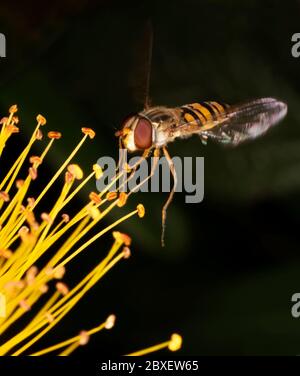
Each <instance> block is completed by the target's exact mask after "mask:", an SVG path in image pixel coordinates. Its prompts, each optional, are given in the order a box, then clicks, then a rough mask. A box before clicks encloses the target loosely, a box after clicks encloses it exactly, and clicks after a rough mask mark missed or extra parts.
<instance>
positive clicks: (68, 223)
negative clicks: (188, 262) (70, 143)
mask: <svg viewBox="0 0 300 376" xmlns="http://www.w3.org/2000/svg"><path fill="white" fill-rule="evenodd" d="M17 110H18V109H17V106H16V105H14V106H11V107H10V109H9V116H8V117H5V118H2V119H1V121H0V124H1V125H2V128H1V132H0V156H2V153H3V150H4V148H5V146H6V143H7V141H8V139H9V138H10V137H11V136H12V135H13V134H15V133H18V132H19V128H18V126H17V124H18V122H19V120H18V117H17V116H16V112H17ZM36 119H37V125H36V127H35V129H34V131H33V134H32V136H31V138H30V140H29V142H28V144H27V145H26V147H25V148H24V149H23V150H22V152H21V153H20V155H19V156H18V157H17V159H16V161H15V162H14V163H13V165H12V166H11V168H10V170H9V171H8V173H7V174H6V176H5V177H4V178H3V180H2V181H1V182H0V245H1V248H0V355H20V354H24V353H25V354H29V355H43V354H46V353H49V352H52V351H56V352H57V353H58V355H69V354H70V353H72V351H74V350H75V349H76V348H77V347H78V346H80V345H85V344H86V343H87V342H88V340H89V338H90V336H91V335H92V334H94V333H97V332H99V331H101V330H103V329H107V330H108V329H111V328H112V327H113V326H114V323H115V316H114V315H109V316H108V318H106V319H105V320H104V321H103V322H102V323H101V324H100V325H99V326H97V327H96V328H93V329H91V330H88V331H81V332H80V334H79V335H77V336H75V337H73V338H70V339H68V340H65V341H63V342H60V343H58V344H56V345H53V346H51V347H48V348H47V349H43V350H40V351H38V352H35V353H31V352H30V348H31V346H32V345H33V344H35V343H36V342H37V341H38V340H39V339H40V338H42V337H43V336H44V335H45V334H47V333H48V332H49V331H50V330H52V328H53V327H54V326H55V325H56V324H57V323H58V322H60V320H62V319H63V318H64V317H65V315H66V314H67V313H68V312H69V311H70V310H71V309H72V308H73V307H74V306H75V304H77V303H78V302H79V301H80V299H81V298H82V297H83V296H84V295H85V294H86V293H87V292H88V291H89V290H90V288H92V287H93V286H94V285H95V284H96V283H98V281H99V280H100V279H101V278H103V277H104V275H105V274H106V273H107V272H108V271H110V270H111V269H112V268H113V267H114V266H115V265H116V264H117V263H119V262H120V261H122V260H124V259H127V258H128V257H129V256H130V254H131V252H130V248H129V246H130V243H131V239H130V237H129V236H128V235H126V234H122V233H120V232H117V231H114V232H113V237H114V241H113V243H112V246H111V249H110V250H109V252H108V254H107V255H106V257H105V258H104V259H103V260H101V261H100V262H99V263H98V264H97V265H96V267H94V268H93V269H92V270H91V271H90V273H88V274H87V275H86V276H85V277H84V278H83V279H82V280H80V281H79V282H78V283H77V284H75V286H73V287H69V286H67V285H66V284H65V283H64V282H62V278H63V277H64V274H65V272H66V268H67V267H68V264H69V263H70V261H71V260H73V259H74V258H75V257H76V256H77V255H79V254H80V253H82V252H83V251H85V250H86V249H87V247H89V246H90V245H91V244H92V243H93V242H95V241H96V240H98V239H99V238H100V237H102V236H103V235H104V234H105V233H107V232H109V231H111V230H112V229H114V228H115V227H116V226H117V225H118V224H120V223H121V222H123V221H125V220H127V219H128V218H130V217H132V216H134V215H137V216H138V217H143V216H144V213H145V210H144V207H143V206H142V205H141V204H139V205H138V206H137V208H136V209H135V210H133V211H131V212H129V213H128V214H126V215H124V216H123V217H121V218H119V219H118V220H117V221H115V222H114V223H112V224H110V225H109V226H106V227H104V228H103V229H101V230H100V231H98V232H96V234H94V235H93V236H90V238H89V239H88V240H86V236H87V235H88V234H89V233H90V231H91V230H92V229H94V228H95V226H96V225H98V224H99V223H100V222H101V220H102V219H103V218H104V217H105V216H106V215H107V214H108V213H109V212H110V211H111V210H113V209H114V208H116V207H121V206H124V205H125V204H126V201H127V196H126V194H124V193H121V194H119V193H118V192H109V188H110V186H112V185H113V184H114V181H116V180H118V178H119V177H120V174H119V176H118V175H117V176H116V177H115V179H114V181H113V182H111V184H110V185H109V186H108V187H106V188H105V189H104V190H103V191H102V192H100V193H95V192H91V193H90V194H89V197H88V202H87V203H86V204H85V205H84V206H83V207H82V208H81V209H80V210H79V211H78V212H77V213H76V214H75V215H73V216H72V218H70V217H69V215H68V214H66V213H64V210H65V208H66V207H67V204H69V203H70V201H71V200H72V199H73V198H74V197H75V196H76V195H77V194H78V193H79V192H80V191H81V190H82V188H83V187H84V186H85V185H86V184H87V183H88V182H89V181H90V180H91V179H93V178H96V179H99V178H100V177H101V175H102V170H101V168H100V167H99V166H97V165H94V166H93V168H92V171H91V172H90V173H89V174H88V176H87V177H85V178H84V173H83V171H82V169H81V168H80V166H79V165H77V164H75V163H71V162H72V160H73V158H74V156H75V155H76V153H77V152H78V151H79V149H80V148H81V147H82V145H83V144H84V143H85V142H86V141H87V139H89V138H90V139H93V138H94V137H95V132H94V131H93V130H92V129H90V128H82V133H83V137H82V139H81V140H80V142H79V143H78V145H77V146H76V147H75V148H74V150H73V151H72V152H71V154H70V155H69V156H68V157H67V158H66V160H65V161H64V162H63V163H62V165H61V166H60V167H59V168H58V170H57V171H56V172H55V174H54V175H53V176H52V177H51V178H50V179H49V181H48V182H47V183H46V184H45V186H44V187H43V189H41V191H40V193H39V194H38V195H37V197H35V198H33V197H31V196H30V188H31V185H32V184H34V181H35V180H36V179H38V170H39V169H40V168H41V165H42V164H43V161H44V159H45V157H46V155H47V154H48V153H49V151H50V149H51V148H52V147H53V146H54V144H55V142H56V140H58V139H60V138H61V134H60V133H59V132H56V131H50V132H48V142H47V144H46V146H45V147H44V150H43V152H42V153H41V155H39V156H36V155H31V149H32V146H33V145H34V143H35V142H39V141H40V140H42V138H43V133H42V130H41V127H43V126H44V125H45V124H46V119H45V118H44V117H43V116H42V115H38V116H37V118H36ZM27 160H28V161H29V167H28V170H27V172H26V173H25V174H24V175H25V177H24V178H23V179H21V178H20V176H19V175H20V174H23V170H24V165H25V164H26V161H27ZM62 174H65V175H64V184H63V185H62V187H61V190H60V193H59V194H58V197H57V198H56V200H55V203H54V205H53V207H52V208H51V209H50V210H48V212H42V214H41V215H40V218H36V215H35V213H36V212H37V211H38V212H41V210H40V207H39V204H40V202H41V201H42V199H43V198H45V197H47V196H46V195H47V194H49V193H48V192H49V190H50V189H51V187H52V186H53V185H54V184H55V183H56V182H57V180H58V179H59V177H60V176H61V175H62ZM37 207H38V209H37ZM83 237H84V238H85V240H84V242H83V241H82V240H83ZM53 249H54V251H53ZM50 250H51V251H50ZM45 255H46V257H44V256H45ZM47 256H48V257H47ZM45 260H46V261H45ZM37 264H38V265H39V268H37V266H36V265H37ZM45 294H47V296H48V298H47V299H46V302H45V303H44V305H43V306H42V308H40V309H39V310H37V309H36V307H35V305H36V303H37V302H38V301H39V299H40V298H41V297H42V296H44V295H45ZM24 315H27V317H29V318H30V320H29V322H28V323H27V324H26V325H25V326H24V327H22V328H21V329H20V330H18V332H17V334H14V335H11V336H9V332H10V329H11V328H12V327H13V326H14V325H15V324H16V322H17V321H18V320H19V319H20V318H21V317H23V316H24ZM4 332H5V333H6V337H8V339H6V340H5V342H4V343H1V335H2V334H3V333H4ZM174 336H175V337H174ZM176 336H177V335H173V336H172V338H171V340H170V341H167V342H164V343H163V344H160V345H157V346H154V347H151V348H148V349H145V350H141V352H140V353H141V354H145V353H148V352H151V351H154V350H153V349H155V350H157V349H160V348H163V347H168V348H169V349H170V350H172V351H174V350H177V349H178V348H179V347H180V346H181V337H180V340H179V339H178V338H179V336H177V337H176ZM174 338H177V340H176V341H177V342H176V341H175V342H176V343H175V342H174ZM178 344H179V345H178ZM59 351H60V352H59Z"/></svg>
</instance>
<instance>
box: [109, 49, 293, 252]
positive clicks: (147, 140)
mask: <svg viewBox="0 0 300 376" xmlns="http://www.w3.org/2000/svg"><path fill="white" fill-rule="evenodd" d="M150 56H151V55H150ZM148 86H149V79H148ZM147 89H148V87H147ZM147 95H148V93H146V98H148V97H147ZM286 113H287V105H286V104H285V103H284V102H282V101H280V100H277V99H274V98H260V99H256V100H252V101H248V102H245V103H242V104H238V105H233V106H230V105H228V104H225V103H221V102H217V101H205V102H196V103H192V104H186V105H183V106H180V107H175V108H169V107H165V106H153V107H152V106H150V105H149V101H148V99H147V100H146V104H145V107H144V110H142V111H141V112H139V113H137V114H135V115H133V116H130V117H129V118H127V119H126V120H125V121H124V123H123V125H122V128H121V130H120V131H118V132H117V133H116V135H117V136H118V137H119V143H120V147H121V146H122V147H124V148H125V149H127V150H128V151H129V152H136V151H138V152H143V157H148V156H149V155H150V153H151V152H152V151H154V154H155V155H159V154H160V151H161V150H162V152H163V154H164V156H165V157H166V159H167V161H168V164H169V167H170V171H171V173H172V175H173V178H174V186H173V189H172V191H171V192H170V195H169V198H168V200H167V201H166V203H165V205H164V207H163V209H162V245H163V244H164V230H165V222H166V211H167V208H168V206H169V204H170V202H171V200H172V198H173V195H174V192H175V188H176V181H177V179H176V171H175V168H174V165H173V163H172V159H171V157H170V155H169V153H168V151H167V145H168V144H169V143H170V142H173V141H174V140H175V139H180V138H187V137H190V136H192V135H197V136H199V138H200V140H201V141H202V143H204V144H206V141H207V140H208V139H212V140H214V141H216V142H218V143H221V144H226V145H233V146H235V145H238V144H240V143H242V142H244V141H247V140H251V139H255V138H257V137H259V136H261V135H263V134H264V133H265V132H267V130H268V129H269V128H271V127H272V126H274V125H275V124H277V123H278V122H279V121H280V120H282V119H283V118H284V117H285V115H286ZM151 175H152V174H151ZM151 175H149V176H148V177H147V179H148V178H150V177H151Z"/></svg>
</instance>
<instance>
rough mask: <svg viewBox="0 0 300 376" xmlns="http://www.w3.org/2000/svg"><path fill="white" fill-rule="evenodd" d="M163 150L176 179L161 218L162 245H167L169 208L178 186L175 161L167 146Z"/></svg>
mask: <svg viewBox="0 0 300 376" xmlns="http://www.w3.org/2000/svg"><path fill="white" fill-rule="evenodd" d="M163 152H164V155H165V157H166V159H167V162H168V164H169V168H170V171H171V174H172V176H173V179H174V185H173V188H172V190H171V192H170V194H169V197H168V199H167V201H166V202H165V204H164V206H163V208H162V212H161V219H162V230H161V245H162V247H164V246H165V240H164V238H165V229H166V220H167V209H168V207H169V205H170V203H171V202H172V199H173V196H174V193H175V190H176V186H177V174H176V169H175V166H174V163H173V161H172V158H171V157H170V154H169V153H168V151H167V149H166V147H163Z"/></svg>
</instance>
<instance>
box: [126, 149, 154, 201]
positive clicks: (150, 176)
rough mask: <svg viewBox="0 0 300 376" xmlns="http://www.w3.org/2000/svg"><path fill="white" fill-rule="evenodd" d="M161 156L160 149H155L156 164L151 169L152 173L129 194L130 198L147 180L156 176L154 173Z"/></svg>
mask: <svg viewBox="0 0 300 376" xmlns="http://www.w3.org/2000/svg"><path fill="white" fill-rule="evenodd" d="M159 154H160V149H159V148H156V149H154V153H153V155H154V163H153V166H152V168H151V171H150V174H149V175H148V176H147V177H146V178H145V179H143V180H142V181H141V182H140V183H139V184H138V185H136V186H135V187H134V188H133V189H132V190H131V191H130V192H129V193H128V196H130V195H131V193H132V192H135V191H136V190H137V189H138V188H139V187H140V186H142V185H143V184H144V183H145V182H146V181H147V180H149V179H151V178H152V176H153V175H154V172H155V170H156V167H157V163H158V161H159Z"/></svg>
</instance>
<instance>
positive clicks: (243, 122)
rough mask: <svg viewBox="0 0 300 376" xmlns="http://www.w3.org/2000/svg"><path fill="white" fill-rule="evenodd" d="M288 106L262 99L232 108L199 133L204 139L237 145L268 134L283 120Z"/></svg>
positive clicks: (275, 100) (272, 99) (271, 99)
mask: <svg viewBox="0 0 300 376" xmlns="http://www.w3.org/2000/svg"><path fill="white" fill-rule="evenodd" d="M286 113H287V105H286V104H285V103H284V102H281V101H279V100H277V99H274V98H261V99H256V100H253V101H251V102H247V103H243V104H240V105H236V106H231V107H228V109H226V111H225V112H224V114H223V115H221V116H220V117H219V118H218V119H217V121H216V122H215V124H214V125H213V126H212V127H211V128H210V129H207V130H203V131H200V132H199V135H200V136H201V137H202V138H211V139H213V140H215V141H217V142H221V143H224V144H230V145H237V144H239V143H241V142H243V141H246V140H250V139H254V138H256V137H259V136H260V135H262V134H264V133H265V132H267V130H268V129H269V128H271V127H272V126H273V125H275V124H277V123H278V122H279V121H280V120H282V119H283V118H284V117H285V115H286Z"/></svg>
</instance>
